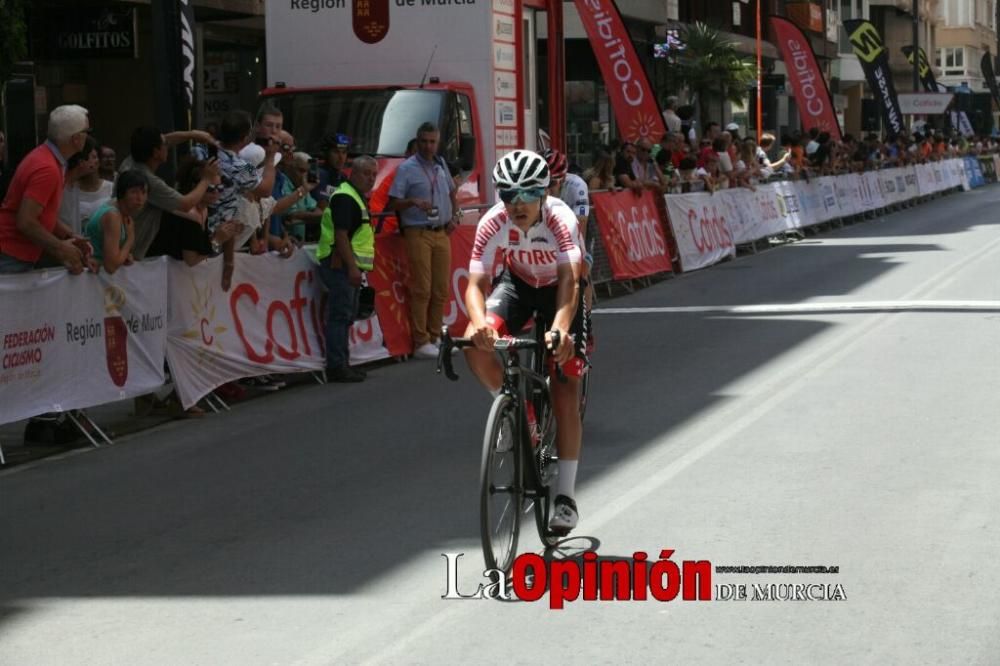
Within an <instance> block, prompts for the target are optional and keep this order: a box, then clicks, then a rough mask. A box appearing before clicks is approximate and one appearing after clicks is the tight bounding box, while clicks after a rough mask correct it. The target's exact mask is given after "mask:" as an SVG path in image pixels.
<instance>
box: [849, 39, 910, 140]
mask: <svg viewBox="0 0 1000 666" xmlns="http://www.w3.org/2000/svg"><path fill="white" fill-rule="evenodd" d="M844 29H845V30H846V31H847V34H848V36H849V37H850V40H851V46H853V47H854V55H856V56H858V60H860V61H861V68H862V69H864V70H865V77H866V78H867V79H868V85H869V87H870V88H871V89H872V92H873V93H874V94H875V99H877V100H878V102H879V106H880V107H881V109H882V117H883V119H884V120H885V125H886V128H887V130H888V133H889V136H890V137H895V136H896V135H897V134H899V133H901V132H902V131H903V129H904V126H903V112H902V111H900V109H899V100H898V99H897V98H896V87H895V86H894V85H893V83H892V73H891V72H890V71H889V52H888V51H886V48H885V43H884V42H883V41H882V36H881V35H879V33H878V30H876V29H875V26H874V25H872V24H871V22H870V21H865V20H862V19H852V20H850V21H844Z"/></svg>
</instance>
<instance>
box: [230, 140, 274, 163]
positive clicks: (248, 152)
mask: <svg viewBox="0 0 1000 666" xmlns="http://www.w3.org/2000/svg"><path fill="white" fill-rule="evenodd" d="M265 154H266V153H265V152H264V147H263V146H261V145H259V144H256V143H248V144H247V145H246V146H245V147H244V148H243V150H241V151H240V157H242V158H243V159H244V160H246V161H247V162H249V163H250V165H251V166H255V167H259V166H260V165H261V164H263V163H264V155H265ZM280 161H281V153H275V154H274V166H278V162H280Z"/></svg>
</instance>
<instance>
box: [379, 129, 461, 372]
mask: <svg viewBox="0 0 1000 666" xmlns="http://www.w3.org/2000/svg"><path fill="white" fill-rule="evenodd" d="M439 138H440V134H439V133H438V129H437V127H435V126H434V124H432V123H424V124H422V125H421V126H420V127H419V128H418V129H417V153H416V154H415V155H413V156H411V157H409V158H407V159H406V161H404V162H403V163H402V164H400V165H399V168H398V169H397V170H396V177H395V180H393V183H392V187H391V188H390V189H389V203H388V206H387V207H386V208H387V209H388V210H392V211H396V212H397V213H399V220H400V231H402V233H403V238H404V240H405V242H406V253H407V255H408V256H409V259H410V284H409V288H410V324H411V329H412V334H413V349H414V352H413V355H414V356H415V357H417V358H437V353H438V349H437V341H438V337H439V336H440V335H441V323H442V318H443V315H444V306H445V303H447V302H448V286H449V282H450V279H451V239H450V238H449V237H448V236H449V234H451V232H452V231H453V230H454V228H455V225H456V224H457V223H458V221H459V219H460V214H459V210H458V202H457V198H456V197H457V189H456V188H455V181H454V180H453V179H452V177H451V174H450V172H449V171H448V165H447V164H446V163H445V161H444V159H443V158H441V157H439V156H438V154H437V148H438V140H439Z"/></svg>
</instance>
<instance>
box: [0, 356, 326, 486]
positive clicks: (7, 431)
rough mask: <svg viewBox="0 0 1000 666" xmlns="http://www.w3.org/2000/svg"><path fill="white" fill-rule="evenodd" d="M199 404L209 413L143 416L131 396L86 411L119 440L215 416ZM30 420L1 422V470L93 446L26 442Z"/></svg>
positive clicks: (304, 379)
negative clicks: (186, 416)
mask: <svg viewBox="0 0 1000 666" xmlns="http://www.w3.org/2000/svg"><path fill="white" fill-rule="evenodd" d="M282 378H283V379H284V380H285V381H286V382H287V384H288V386H286V387H285V388H283V389H281V390H283V391H288V390H290V389H292V388H293V387H296V386H299V385H302V384H314V383H315V380H314V379H313V377H312V374H311V373H308V372H306V373H297V374H294V375H286V376H283V377H282ZM269 393H270V392H268V391H260V390H255V389H247V395H246V397H245V398H243V399H241V400H239V402H241V403H242V402H247V401H250V400H255V399H257V398H259V397H261V396H266V395H268V394H269ZM200 404H201V405H202V406H203V409H205V411H206V414H205V416H204V417H202V418H194V419H179V418H176V417H173V416H170V415H168V414H167V413H166V412H165V411H163V410H158V411H154V412H152V413H151V414H148V415H144V416H140V415H138V414H136V413H135V401H134V400H133V399H131V398H130V399H128V400H119V401H117V402H111V403H106V404H103V405H98V406H96V407H91V408H89V409H87V410H86V411H87V414H88V415H89V416H90V418H91V419H92V420H93V421H94V422H95V423H97V426H98V427H99V428H100V429H101V430H103V431H104V433H105V434H106V435H107V436H108V437H110V438H111V439H112V440H117V439H118V438H119V437H123V436H125V435H131V434H133V433H137V432H142V431H144V430H149V429H150V428H155V427H157V426H160V425H163V424H164V423H169V422H170V421H176V420H189V421H201V420H204V419H210V418H212V415H213V412H212V411H211V410H210V409H209V408H208V406H207V404H205V403H204V401H202V402H201V403H200ZM232 404H236V403H232ZM27 423H28V420H27V419H25V420H23V421H15V422H13V423H5V424H2V425H0V446H2V447H3V456H4V459H5V461H6V464H5V465H0V472H3V471H4V470H7V469H10V468H13V467H16V466H18V465H24V464H26V463H31V462H34V461H36V460H41V459H42V458H47V457H49V456H53V455H58V454H60V453H65V452H66V451H70V450H72V449H80V448H92V445H91V444H90V442H89V441H87V439H86V437H84V436H83V435H82V434H81V435H79V436H78V437H77V438H76V439H75V440H74V441H73V442H70V443H68V444H65V445H53V444H41V443H38V442H30V443H25V441H24V429H25V426H26V425H27ZM95 439H97V441H98V443H100V444H103V445H105V446H106V445H107V444H105V443H104V442H103V440H101V439H100V438H99V437H97V436H96V434H95Z"/></svg>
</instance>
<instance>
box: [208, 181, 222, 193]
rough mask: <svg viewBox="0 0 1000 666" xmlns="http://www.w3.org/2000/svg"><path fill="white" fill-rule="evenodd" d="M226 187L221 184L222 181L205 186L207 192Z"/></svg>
mask: <svg viewBox="0 0 1000 666" xmlns="http://www.w3.org/2000/svg"><path fill="white" fill-rule="evenodd" d="M225 187H226V186H225V185H223V184H221V183H219V184H218V185H209V186H208V187H206V188H205V192H208V193H211V192H222V190H223V189H224V188H225Z"/></svg>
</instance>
